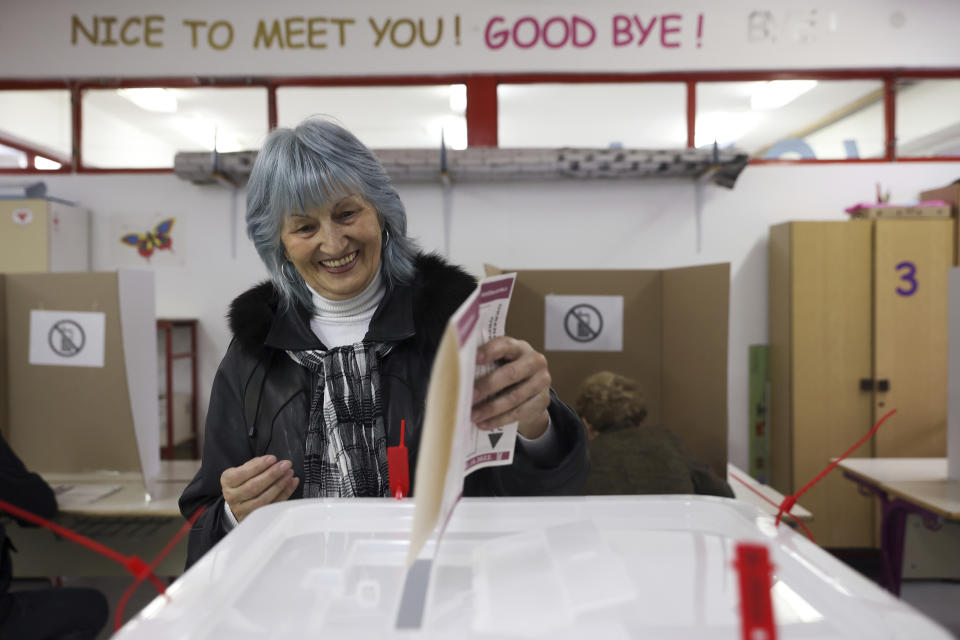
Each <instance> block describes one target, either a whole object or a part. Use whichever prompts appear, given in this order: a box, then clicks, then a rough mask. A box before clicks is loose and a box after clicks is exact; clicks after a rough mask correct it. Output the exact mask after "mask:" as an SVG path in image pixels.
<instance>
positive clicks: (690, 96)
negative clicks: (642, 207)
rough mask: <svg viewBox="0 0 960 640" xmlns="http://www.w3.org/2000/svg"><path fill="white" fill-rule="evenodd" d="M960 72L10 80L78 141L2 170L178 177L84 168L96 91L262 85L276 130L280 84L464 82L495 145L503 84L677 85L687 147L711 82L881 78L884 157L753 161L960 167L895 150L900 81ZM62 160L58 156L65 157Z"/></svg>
mask: <svg viewBox="0 0 960 640" xmlns="http://www.w3.org/2000/svg"><path fill="white" fill-rule="evenodd" d="M957 78H960V68H949V69H856V70H823V69H819V70H817V69H812V70H796V71H729V72H714V73H703V72H697V73H673V72H671V73H637V74H622V73H592V74H587V73H527V74H445V75H432V76H362V77H289V78H272V77H270V78H263V77H248V78H239V79H238V78H219V77H210V78H182V77H169V78H123V79H76V80H67V81H48V80H3V79H0V91H3V90H42V89H67V90H69V91H70V93H71V108H72V114H71V121H72V123H73V144H72V147H73V148H72V153H71V158H70V160H69V162H66V163H62V164H63V166H62V167H61V168H60V169H56V170H41V169H36V168H34V167H33V159H34V158H35V157H36V156H38V155H40V156H44V157H48V156H49V154H47V153H44V152H42V151H40V150H39V149H35V148H31V147H30V146H29V145H23V144H20V143H16V142H14V141H5V140H4V139H3V138H2V137H0V144H3V145H5V146H8V147H11V148H14V149H17V150H19V151H22V152H23V153H25V154H27V157H28V167H27V168H25V169H0V174H57V173H172V172H173V169H172V168H122V169H120V168H112V169H99V168H93V167H86V166H84V165H83V157H82V154H81V152H80V150H81V142H82V135H83V126H82V124H83V102H82V96H83V92H84V91H86V90H89V89H122V88H138V87H173V88H195V87H234V88H235V87H263V88H265V89H266V95H267V119H268V123H267V124H268V127H269V128H270V129H273V128H275V127H276V126H277V91H276V90H277V89H278V88H279V87H390V86H419V85H435V84H465V85H466V86H467V98H468V99H467V141H468V144H469V145H470V146H472V147H496V146H497V125H498V105H497V87H498V86H499V85H500V84H538V83H568V84H578V83H644V82H675V83H680V84H684V85H685V86H686V120H687V147H689V148H692V147H693V146H694V134H695V127H696V114H697V91H696V88H697V84H698V83H707V82H749V81H764V80H794V79H805V80H880V81H882V82H883V85H884V135H885V148H886V153H885V155H884V157H882V158H852V159H850V158H838V159H823V160H821V159H804V160H781V159H773V158H754V159H752V160H751V161H750V164H755V165H765V164H783V165H790V164H838V163H878V162H957V161H960V156H949V157H944V156H940V157H904V158H901V157H898V156H897V153H896V90H897V81H898V80H912V79H957ZM58 161H59V159H58Z"/></svg>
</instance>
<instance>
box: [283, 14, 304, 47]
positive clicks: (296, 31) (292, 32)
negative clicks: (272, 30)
mask: <svg viewBox="0 0 960 640" xmlns="http://www.w3.org/2000/svg"><path fill="white" fill-rule="evenodd" d="M283 22H284V26H285V27H286V28H287V29H286V32H287V46H288V47H289V48H291V49H303V47H304V44H303V43H302V42H298V43H296V44H294V43H293V37H294V36H302V35H303V34H304V30H303V27H299V28H295V27H294V26H293V24H294V23H295V22H299V23H300V24H303V18H300V17H297V18H287V19H286V20H284V21H283Z"/></svg>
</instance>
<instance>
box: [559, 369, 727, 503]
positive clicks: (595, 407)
mask: <svg viewBox="0 0 960 640" xmlns="http://www.w3.org/2000/svg"><path fill="white" fill-rule="evenodd" d="M574 408H575V410H576V412H577V413H578V414H579V415H580V418H581V419H582V420H583V423H584V425H586V427H587V435H588V437H589V438H590V473H589V475H588V476H587V485H586V488H585V489H584V493H586V494H587V495H616V494H671V493H672V494H693V493H698V494H707V495H716V496H724V497H727V498H732V497H733V491H732V490H731V489H730V486H729V485H728V484H727V483H726V482H725V481H723V480H722V479H720V478H719V477H717V475H716V474H715V473H714V472H713V471H711V470H710V468H709V467H707V465H705V464H703V463H701V462H699V461H697V460H695V459H694V457H693V455H692V454H691V453H690V451H689V449H687V446H686V445H685V444H684V442H683V440H682V439H680V437H679V436H677V435H676V434H675V433H673V432H672V431H671V430H670V429H669V428H668V427H666V426H664V425H647V424H644V421H645V420H646V417H647V405H646V402H645V400H644V397H643V391H642V390H641V389H640V386H639V385H638V384H637V382H636V381H635V380H632V379H630V378H627V377H625V376H621V375H619V374H616V373H612V372H610V371H601V372H599V373H595V374H593V375H591V376H590V377H589V378H587V379H586V380H585V381H584V383H583V385H582V386H581V387H580V394H579V397H578V398H577V402H576V405H575V407H574Z"/></svg>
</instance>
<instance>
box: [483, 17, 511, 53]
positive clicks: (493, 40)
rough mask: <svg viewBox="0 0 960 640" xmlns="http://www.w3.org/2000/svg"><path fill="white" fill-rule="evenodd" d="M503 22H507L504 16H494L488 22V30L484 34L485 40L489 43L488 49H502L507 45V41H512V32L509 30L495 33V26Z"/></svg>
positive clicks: (500, 30)
mask: <svg viewBox="0 0 960 640" xmlns="http://www.w3.org/2000/svg"><path fill="white" fill-rule="evenodd" d="M503 22H505V20H504V19H503V16H494V17H492V18H490V21H489V22H487V28H486V29H485V30H484V32H483V39H484V41H485V42H486V43H487V48H488V49H500V48H502V47H503V45H505V44H507V40H509V39H510V31H509V30H508V29H499V30H497V31H493V27H494V25H495V24H497V23H503Z"/></svg>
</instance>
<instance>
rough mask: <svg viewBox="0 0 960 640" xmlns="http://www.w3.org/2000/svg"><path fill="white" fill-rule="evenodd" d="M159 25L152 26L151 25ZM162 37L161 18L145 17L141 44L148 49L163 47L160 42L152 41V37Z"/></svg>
mask: <svg viewBox="0 0 960 640" xmlns="http://www.w3.org/2000/svg"><path fill="white" fill-rule="evenodd" d="M155 22H156V23H159V24H157V25H154V24H153V23H155ZM162 35H163V16H145V17H144V18H143V42H144V44H146V45H147V46H148V47H154V48H159V47H162V46H163V42H161V41H160V40H154V39H153V36H162Z"/></svg>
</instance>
